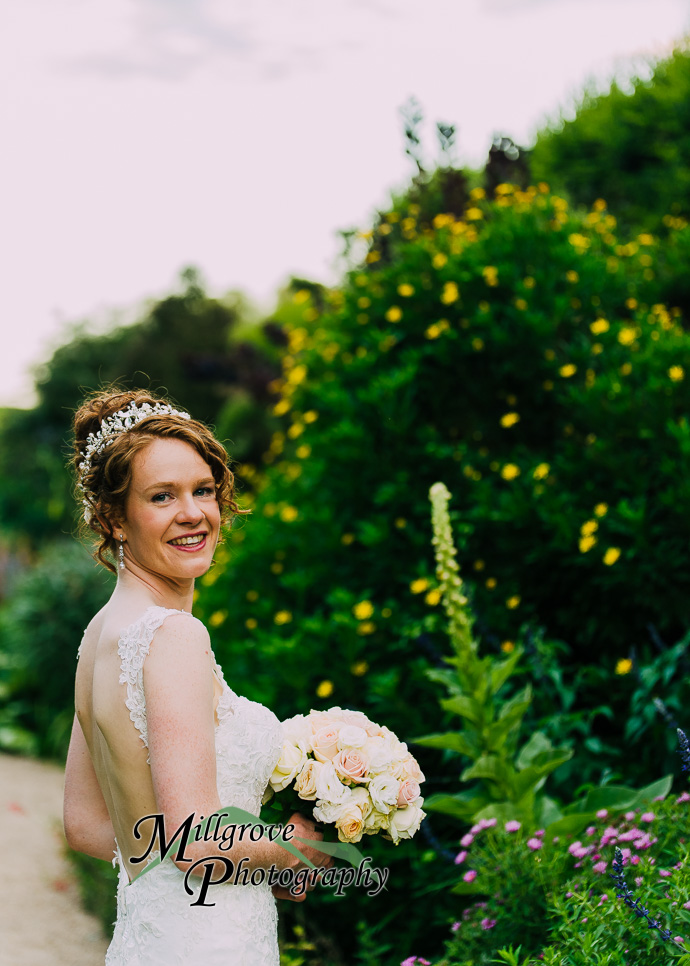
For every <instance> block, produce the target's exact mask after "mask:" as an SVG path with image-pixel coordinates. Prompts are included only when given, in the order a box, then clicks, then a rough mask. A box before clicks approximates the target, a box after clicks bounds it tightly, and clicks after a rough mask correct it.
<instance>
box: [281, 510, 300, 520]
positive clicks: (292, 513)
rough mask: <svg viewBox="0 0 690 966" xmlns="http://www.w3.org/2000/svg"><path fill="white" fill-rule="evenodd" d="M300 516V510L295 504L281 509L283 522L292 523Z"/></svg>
mask: <svg viewBox="0 0 690 966" xmlns="http://www.w3.org/2000/svg"><path fill="white" fill-rule="evenodd" d="M297 517H298V511H297V510H296V508H295V507H294V506H284V507H283V509H282V510H281V511H280V519H281V520H282V521H283V523H292V521H293V520H296V519H297Z"/></svg>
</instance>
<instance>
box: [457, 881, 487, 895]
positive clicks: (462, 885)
mask: <svg viewBox="0 0 690 966" xmlns="http://www.w3.org/2000/svg"><path fill="white" fill-rule="evenodd" d="M450 891H451V892H454V893H455V895H456V896H474V895H478V894H481V893H482V892H484V893H485V894H486V889H480V888H478V887H477V886H475V884H474V882H458V884H457V885H454V886H453V888H452V889H451V890H450Z"/></svg>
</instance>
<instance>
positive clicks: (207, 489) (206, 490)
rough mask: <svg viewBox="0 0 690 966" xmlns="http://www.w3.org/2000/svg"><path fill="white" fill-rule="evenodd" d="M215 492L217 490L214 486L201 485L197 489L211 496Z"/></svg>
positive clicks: (198, 491)
mask: <svg viewBox="0 0 690 966" xmlns="http://www.w3.org/2000/svg"><path fill="white" fill-rule="evenodd" d="M215 492H216V490H215V487H213V486H200V487H199V489H198V490H197V493H207V494H209V495H211V496H213V495H214V494H215Z"/></svg>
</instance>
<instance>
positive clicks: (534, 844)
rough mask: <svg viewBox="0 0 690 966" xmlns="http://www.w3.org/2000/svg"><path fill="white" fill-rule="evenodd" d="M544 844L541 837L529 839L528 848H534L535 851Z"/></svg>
mask: <svg viewBox="0 0 690 966" xmlns="http://www.w3.org/2000/svg"><path fill="white" fill-rule="evenodd" d="M543 844H544V843H543V842H542V840H541V839H527V848H528V849H532V851H533V852H536V850H537V849H540V848H541V847H542V845H543Z"/></svg>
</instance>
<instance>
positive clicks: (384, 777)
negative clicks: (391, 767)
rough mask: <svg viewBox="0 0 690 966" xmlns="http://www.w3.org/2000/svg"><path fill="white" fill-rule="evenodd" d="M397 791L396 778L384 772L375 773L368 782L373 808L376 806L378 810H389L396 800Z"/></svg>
mask: <svg viewBox="0 0 690 966" xmlns="http://www.w3.org/2000/svg"><path fill="white" fill-rule="evenodd" d="M399 791H400V782H399V781H398V779H397V778H394V777H393V776H392V775H388V774H386V773H385V772H384V773H383V774H381V775H375V776H374V777H373V778H372V780H371V781H370V782H369V794H370V795H371V800H372V802H373V803H374V808H378V810H379V811H380V812H390V810H391V808H393V806H394V805H395V804H396V803H397V801H398V792H399Z"/></svg>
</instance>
